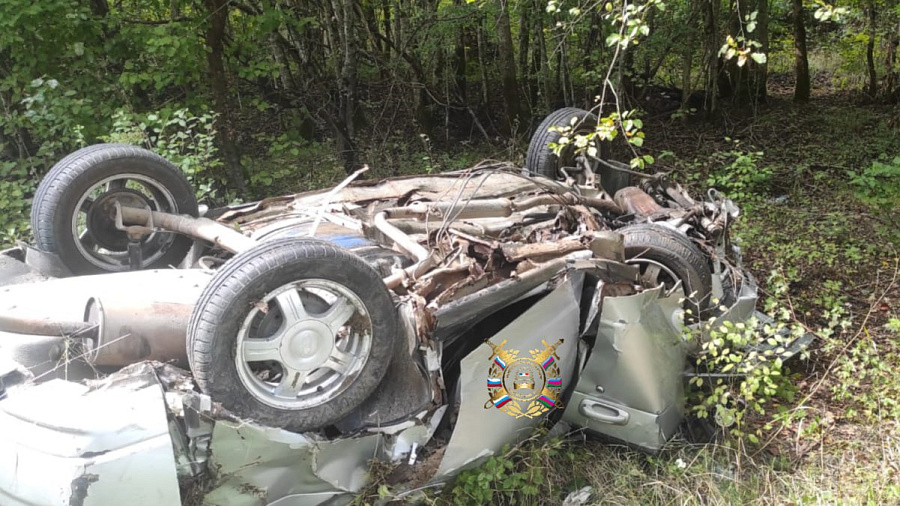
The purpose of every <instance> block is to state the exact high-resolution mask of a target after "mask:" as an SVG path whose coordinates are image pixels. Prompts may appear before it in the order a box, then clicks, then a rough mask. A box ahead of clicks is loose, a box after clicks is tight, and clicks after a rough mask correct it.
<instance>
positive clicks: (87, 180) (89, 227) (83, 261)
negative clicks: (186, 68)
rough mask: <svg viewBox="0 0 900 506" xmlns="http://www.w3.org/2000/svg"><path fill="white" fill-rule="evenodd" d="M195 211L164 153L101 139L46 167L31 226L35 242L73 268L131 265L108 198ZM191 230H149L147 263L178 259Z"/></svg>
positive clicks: (143, 247)
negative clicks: (181, 232)
mask: <svg viewBox="0 0 900 506" xmlns="http://www.w3.org/2000/svg"><path fill="white" fill-rule="evenodd" d="M115 200H119V201H120V202H123V203H131V204H132V205H140V206H145V207H149V208H151V209H153V210H156V211H164V212H169V213H174V214H188V215H191V216H197V200H196V198H195V196H194V191H193V189H192V188H191V185H190V183H189V182H188V180H187V178H185V176H184V174H183V173H182V172H181V170H179V169H178V168H177V167H175V166H174V165H173V164H172V163H171V162H169V161H168V160H166V159H165V158H163V157H161V156H159V155H157V154H155V153H153V152H151V151H148V150H146V149H142V148H139V147H136V146H128V145H125V144H98V145H94V146H88V147H86V148H83V149H80V150H78V151H76V152H74V153H72V154H70V155H68V156H66V157H65V158H63V159H62V160H60V161H59V163H57V164H56V165H54V166H53V168H52V169H50V172H48V173H47V175H46V176H44V179H43V180H42V181H41V184H40V185H39V186H38V189H37V192H36V193H35V197H34V203H33V204H32V207H31V227H32V230H33V231H34V240H35V245H36V246H37V247H38V249H41V250H43V251H47V252H50V253H55V254H56V255H58V256H59V258H60V260H61V261H62V263H63V264H64V265H65V266H66V267H67V268H68V269H69V270H70V271H71V272H72V273H73V274H98V273H103V272H119V271H125V270H129V268H130V263H129V262H128V255H127V245H128V239H127V237H126V235H125V233H124V232H122V231H120V230H117V229H116V228H115V224H114V222H113V220H112V218H111V215H110V213H109V212H108V206H109V205H111V204H112V202H113V201H115ZM191 244H192V240H191V239H190V238H188V237H184V236H179V235H175V234H170V233H161V232H160V233H154V234H151V235H149V236H147V237H145V238H144V239H143V240H142V241H141V250H142V256H143V258H144V260H145V263H144V264H143V265H142V267H143V268H145V269H153V268H160V267H167V266H170V265H177V264H179V263H180V262H181V261H182V260H183V259H184V257H185V255H186V254H187V252H188V250H189V249H190V247H191Z"/></svg>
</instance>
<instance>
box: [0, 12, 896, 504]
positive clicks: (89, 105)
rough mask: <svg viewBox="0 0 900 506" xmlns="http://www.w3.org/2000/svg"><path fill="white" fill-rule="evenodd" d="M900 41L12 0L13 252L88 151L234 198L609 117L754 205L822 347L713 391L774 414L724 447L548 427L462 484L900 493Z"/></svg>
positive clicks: (755, 493)
mask: <svg viewBox="0 0 900 506" xmlns="http://www.w3.org/2000/svg"><path fill="white" fill-rule="evenodd" d="M898 51H900V4H898V3H896V2H891V1H888V0H839V1H838V2H837V3H835V4H832V3H826V2H824V1H823V0H813V1H809V0H670V1H668V2H663V1H660V0H638V1H631V0H609V1H605V0H596V1H594V0H517V1H509V0H477V1H469V0H144V1H135V0H41V1H39V2H33V1H24V0H0V247H5V246H6V245H9V244H11V243H13V242H14V241H16V240H28V238H29V235H30V230H29V228H28V227H29V225H28V223H29V220H28V218H29V213H30V206H31V198H32V196H33V192H34V189H35V187H36V185H37V183H38V182H39V181H40V178H41V176H42V175H43V174H45V173H46V171H47V170H48V169H49V168H50V167H51V166H52V165H53V164H54V163H55V162H56V161H57V160H59V159H61V158H62V157H63V156H65V155H66V154H67V153H68V152H70V151H72V150H74V149H77V148H79V147H81V146H83V145H86V144H91V143H95V142H104V141H105V142H126V143H133V144H141V145H144V146H146V147H148V148H151V149H153V150H155V151H157V152H159V153H160V154H162V155H163V156H166V157H167V158H169V159H171V160H172V161H173V162H175V163H176V164H177V165H178V166H179V167H180V168H181V169H182V170H184V172H185V173H186V174H187V175H188V177H189V178H190V179H191V181H192V183H193V184H194V187H195V188H196V189H197V192H198V196H199V197H201V198H202V199H203V200H205V202H206V203H208V204H211V205H216V204H224V203H229V202H232V201H234V200H235V199H245V200H247V199H253V198H260V197H264V196H272V195H280V194H285V193H289V192H292V191H301V190H305V189H310V188H319V187H323V186H327V185H330V184H336V183H337V182H339V181H340V180H342V179H344V178H345V177H346V173H347V171H352V170H355V169H357V168H359V167H361V166H362V165H363V164H367V165H368V166H369V167H370V168H371V170H370V171H369V173H368V174H367V176H368V177H381V176H391V175H398V174H406V173H421V172H435V171H441V170H448V169H458V168H463V167H467V166H470V165H472V164H473V163H475V162H477V161H479V160H481V159H483V158H499V159H506V160H512V161H514V162H519V163H520V162H522V160H523V154H524V152H525V147H526V145H527V142H528V140H529V138H530V136H531V134H532V132H533V130H534V129H535V128H536V126H537V124H538V123H539V122H540V121H541V119H542V118H543V117H544V116H546V115H547V114H549V113H550V112H552V111H553V110H555V109H557V108H560V107H564V106H575V107H582V108H587V109H594V110H595V111H597V112H599V113H600V116H602V117H605V118H607V119H608V120H609V121H610V122H609V123H604V124H601V128H600V129H598V131H600V130H602V132H600V133H602V135H603V136H606V137H607V138H608V137H611V136H613V135H614V134H613V132H616V133H617V134H618V138H617V139H616V140H615V142H613V143H612V148H613V149H612V150H611V154H612V156H613V157H615V158H618V159H620V160H622V161H626V162H628V161H632V162H634V165H635V166H636V167H637V168H638V169H639V170H643V171H646V172H652V171H655V170H665V171H672V172H674V173H675V174H676V175H677V177H678V178H679V180H680V181H681V182H683V183H685V184H686V185H688V186H689V187H691V189H692V190H694V191H695V192H698V193H699V192H702V191H705V189H706V188H708V187H711V186H714V187H716V188H718V189H720V190H722V191H724V192H726V193H727V194H728V195H729V196H730V197H732V198H733V199H735V200H736V201H737V202H738V203H739V204H740V205H741V206H742V208H743V213H744V214H743V217H742V218H741V221H739V223H738V224H737V227H738V228H737V229H736V231H735V232H736V234H737V235H738V236H739V239H740V240H742V241H743V242H742V244H743V245H744V248H745V249H744V251H745V264H746V265H747V266H748V267H749V268H750V269H751V271H752V272H753V273H754V274H756V276H757V277H758V278H759V281H760V285H761V288H762V292H761V304H760V305H761V309H766V310H767V311H769V313H770V314H772V315H773V316H774V317H776V319H778V320H779V321H781V322H788V323H790V324H791V325H793V326H794V328H797V329H801V330H803V331H813V332H815V333H816V334H817V335H818V336H819V340H818V341H817V343H816V344H815V345H814V347H813V349H812V350H810V353H809V354H806V355H804V356H803V357H802V359H801V360H798V361H795V362H792V363H789V364H780V365H779V367H777V368H773V370H769V369H768V368H767V369H766V370H765V371H759V375H758V376H757V375H754V376H751V377H749V378H748V379H747V380H746V381H743V382H738V383H735V384H722V383H719V384H717V385H715V386H714V387H713V390H710V387H711V386H710V385H707V390H706V393H705V394H701V396H700V397H698V398H694V401H695V403H696V404H702V403H703V402H705V401H703V399H709V398H712V397H709V396H708V395H709V394H710V393H711V392H712V393H713V394H719V395H720V396H719V397H718V399H719V401H718V403H719V404H723V405H725V404H727V405H729V406H732V407H735V406H736V407H738V408H739V409H740V410H743V411H746V413H747V416H746V418H744V419H742V422H741V423H740V424H736V425H735V424H732V425H731V426H730V428H728V427H726V428H727V429H728V430H724V431H723V432H722V434H724V435H721V434H720V435H721V436H722V437H720V438H719V439H715V440H714V441H713V443H712V444H707V445H704V446H702V447H699V448H698V447H695V446H692V445H690V444H686V443H679V442H676V443H673V445H672V448H669V449H667V451H666V452H664V453H663V454H661V455H659V456H647V455H643V454H638V453H634V452H631V451H629V450H627V449H622V448H616V447H612V446H608V445H602V444H599V443H584V442H582V441H578V440H576V441H575V442H574V444H573V442H572V440H571V439H565V438H551V439H546V438H538V439H536V440H533V441H530V442H529V443H527V444H526V446H525V447H523V448H520V449H519V451H518V452H515V453H514V452H510V453H507V454H505V455H501V456H498V457H496V458H493V459H491V461H489V462H488V463H487V464H486V465H485V466H483V467H481V468H478V469H475V470H472V471H469V472H467V473H466V474H465V475H464V476H462V477H461V478H460V480H459V482H458V483H457V484H456V485H455V486H454V487H453V488H452V489H451V490H450V492H449V493H448V494H447V495H446V496H444V498H443V499H441V500H443V501H450V502H454V503H457V504H473V503H495V504H509V503H511V502H512V501H518V502H517V503H528V504H531V503H547V504H558V503H559V502H561V501H562V499H563V498H564V497H565V496H566V495H567V494H568V493H569V492H572V491H575V490H579V489H582V488H583V487H585V486H589V487H594V491H595V495H594V499H593V500H592V502H604V501H608V502H610V503H613V504H657V503H665V504H672V503H677V504H691V503H701V504H738V503H745V504H749V503H753V504H768V503H772V504H821V503H829V504H831V503H848V504H859V503H870V504H896V503H898V502H900V485H898V483H900V480H898V479H897V475H898V473H900V427H898V425H897V423H896V421H897V420H898V419H900V380H898V379H897V375H896V371H897V370H900V289H898V286H897V280H898V273H900V256H898V252H897V245H898V244H900V220H898V216H900V213H898V207H900V136H898V126H900V108H898V107H897V104H898V101H900V61H898V60H900V54H898ZM626 112H627V117H626V115H625V113H626ZM754 374H756V373H754ZM703 395H707V397H704V396H703ZM698 399H699V400H698ZM717 405H718V404H717ZM726 425H727V424H726ZM576 439H577V436H576ZM378 472H379V470H378V469H373V473H375V476H374V478H375V479H374V484H373V486H372V488H371V489H370V490H367V491H366V493H367V496H366V497H367V499H365V500H364V501H363V502H365V501H368V500H375V499H377V498H386V497H390V494H391V490H392V488H391V487H392V484H391V481H390V476H389V473H384V475H378ZM429 500H437V499H434V498H432V499H429Z"/></svg>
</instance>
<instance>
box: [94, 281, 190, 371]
mask: <svg viewBox="0 0 900 506" xmlns="http://www.w3.org/2000/svg"><path fill="white" fill-rule="evenodd" d="M193 310H194V304H180V303H175V302H159V301H148V300H147V297H115V298H105V299H104V300H102V301H101V300H100V298H99V297H91V298H90V299H89V300H88V302H87V305H86V306H85V309H84V321H85V322H87V323H90V324H93V325H96V326H97V334H96V338H94V339H84V340H83V342H84V348H85V350H84V351H85V353H84V357H85V359H86V360H87V361H88V362H90V363H91V364H94V365H101V366H117V367H122V366H126V365H129V364H133V363H135V362H140V361H142V360H157V361H160V362H173V363H175V364H176V365H178V366H180V367H185V368H186V367H188V362H187V350H186V343H185V339H186V336H187V326H188V321H189V320H190V318H191V312H192V311H193Z"/></svg>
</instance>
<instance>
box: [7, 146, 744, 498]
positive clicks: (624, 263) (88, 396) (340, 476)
mask: <svg viewBox="0 0 900 506" xmlns="http://www.w3.org/2000/svg"><path fill="white" fill-rule="evenodd" d="M548 156H549V155H548ZM576 158H577V160H576V162H577V163H574V164H573V165H572V166H568V165H566V164H565V159H564V158H563V157H559V158H558V161H557V162H554V163H557V165H559V167H558V169H559V172H558V174H557V176H558V177H549V178H548V177H542V176H532V175H527V174H525V173H523V171H522V170H521V169H518V168H515V167H513V166H511V165H509V164H502V163H485V164H482V165H480V166H477V167H474V168H472V169H469V170H466V171H462V172H457V173H446V174H437V175H429V176H414V177H402V178H393V179H386V180H366V181H351V180H350V179H353V178H350V179H348V180H347V181H345V182H344V183H342V184H341V185H339V186H337V187H335V188H333V189H330V190H323V191H313V192H307V193H301V194H297V195H288V196H282V197H273V198H268V199H264V200H262V201H260V202H254V203H250V204H244V205H235V206H229V207H225V208H220V209H202V208H200V207H199V206H198V204H197V201H196V200H195V198H194V191H193V190H192V189H191V187H190V185H189V184H188V182H187V180H186V179H185V178H184V176H183V175H182V174H181V172H180V171H178V170H177V168H175V167H174V166H173V165H172V164H171V163H169V162H168V161H166V160H165V159H163V158H161V157H159V156H157V155H156V154H154V153H152V152H149V151H147V150H144V149H141V148H137V147H133V146H123V145H97V146H90V147H88V148H84V149H82V150H80V151H78V152H75V153H73V154H71V155H69V156H68V157H66V158H65V159H63V160H62V161H60V162H59V163H58V164H57V165H56V166H55V167H54V168H53V169H52V170H51V171H50V173H49V174H48V175H47V176H46V178H45V179H44V181H43V182H42V183H41V185H40V187H39V189H38V192H37V194H36V196H35V200H34V207H33V215H32V218H33V224H32V227H33V230H34V235H35V243H34V245H33V246H28V245H22V246H20V247H18V248H14V249H12V250H7V251H5V252H3V254H2V255H0V380H2V383H0V387H2V388H0V391H2V394H0V395H2V400H0V504H4V505H15V504H29V505H34V504H42V505H43V504H48V505H50V504H53V505H56V504H59V505H109V504H125V503H129V504H131V503H134V504H166V505H168V504H173V505H179V504H210V505H223V506H224V505H267V504H268V505H276V504H277V505H307V504H320V503H346V502H349V501H350V500H352V498H353V497H354V494H355V493H357V492H359V491H360V490H361V489H362V488H363V487H364V486H365V484H366V481H367V471H368V468H369V466H370V464H371V461H373V460H375V461H384V462H389V463H391V464H392V465H394V466H395V474H396V475H397V476H401V478H398V480H399V481H401V482H402V483H403V484H404V485H403V486H404V487H405V490H407V491H410V492H412V491H415V490H418V489H421V488H422V487H432V486H440V485H441V484H444V483H446V482H448V481H449V480H451V479H452V478H453V477H454V476H455V475H456V474H458V473H459V472H460V471H462V470H464V469H467V468H470V467H473V466H476V465H478V463H480V462H481V461H483V460H484V459H485V458H487V457H489V456H490V455H493V454H495V453H496V452H498V451H499V450H500V449H501V448H502V447H503V446H504V445H506V444H510V443H514V442H516V441H520V440H522V439H524V438H526V437H528V436H529V434H530V433H531V429H533V428H534V427H536V426H538V425H540V424H545V423H548V421H549V422H550V423H555V424H559V425H560V426H563V427H565V426H569V427H577V428H582V429H584V430H586V431H587V432H588V433H594V434H599V435H604V436H607V437H610V438H613V439H615V440H619V441H623V442H626V443H628V444H631V445H634V446H636V447H640V448H644V449H647V450H650V451H653V450H657V449H659V448H660V447H661V446H662V445H663V444H664V443H665V442H666V441H668V440H669V439H670V438H671V437H673V435H674V434H675V433H676V432H677V430H678V427H679V425H680V424H681V422H682V420H683V417H684V401H683V391H684V388H683V384H684V383H683V378H684V375H685V374H686V371H687V374H690V372H691V371H690V363H689V361H688V360H687V359H686V357H687V356H688V354H689V353H690V352H691V343H690V342H687V341H685V340H684V339H683V338H682V335H683V326H684V324H685V322H686V323H687V324H691V323H692V322H696V321H700V320H710V319H713V320H715V319H718V320H746V319H748V318H750V317H751V316H752V315H753V313H754V309H755V303H756V297H757V295H756V286H755V284H754V282H753V280H752V278H751V277H750V276H749V275H748V274H747V273H746V272H744V271H743V270H742V268H741V266H740V250H739V249H738V248H737V247H736V246H735V245H733V244H732V243H731V241H730V239H729V227H730V225H731V224H732V223H733V222H734V220H735V219H736V218H737V217H738V209H737V208H736V207H735V206H734V204H733V203H731V202H730V201H729V200H727V199H725V198H724V197H723V196H721V195H719V194H717V193H715V192H713V191H711V192H709V194H708V195H707V196H706V198H705V199H704V200H695V199H693V198H692V197H691V196H690V195H688V194H687V193H686V192H685V191H684V190H683V189H682V188H681V187H680V186H679V185H677V184H675V183H674V182H672V181H671V180H669V179H668V178H667V177H665V176H664V175H657V176H652V177H644V178H641V179H638V178H637V176H636V175H634V174H633V173H631V172H630V171H629V170H628V168H627V167H626V166H622V165H621V164H617V163H615V162H607V161H602V160H596V161H595V162H596V163H594V162H591V163H586V161H585V159H584V158H582V157H576ZM547 159H548V160H549V159H550V158H549V157H548V158H547ZM541 163H543V162H541ZM548 163H549V162H548ZM597 164H601V166H600V167H599V168H598V167H597V166H596V165H597ZM532 172H537V173H543V172H542V171H532ZM544 172H545V171H544ZM604 174H618V175H617V176H616V177H612V176H610V177H604ZM623 175H624V176H623ZM172 267H178V268H172Z"/></svg>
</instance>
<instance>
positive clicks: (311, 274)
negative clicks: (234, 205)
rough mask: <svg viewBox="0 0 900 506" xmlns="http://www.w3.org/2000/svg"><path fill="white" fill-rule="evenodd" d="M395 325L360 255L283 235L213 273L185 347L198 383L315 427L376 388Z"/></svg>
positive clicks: (280, 420)
mask: <svg viewBox="0 0 900 506" xmlns="http://www.w3.org/2000/svg"><path fill="white" fill-rule="evenodd" d="M397 333H398V323H397V315H396V310H395V308H394V304H393V301H392V299H391V296H390V293H389V292H388V290H387V288H386V287H385V285H384V283H383V282H382V280H381V277H380V276H379V275H378V274H377V273H376V272H375V271H374V270H373V269H372V268H371V267H370V266H368V265H367V264H366V263H365V262H364V261H363V260H362V259H361V258H359V257H358V256H356V255H354V254H353V253H351V252H349V251H347V250H344V249H342V248H339V247H337V246H334V245H333V244H331V243H327V242H324V241H319V240H314V239H296V238H285V239H276V240H273V241H269V242H265V243H262V244H261V245H259V246H257V247H255V248H253V249H251V250H248V251H246V252H244V253H241V254H239V255H237V256H235V257H234V258H232V259H231V260H229V261H228V262H227V263H226V264H225V265H224V266H223V267H222V268H221V269H220V270H219V271H218V272H217V273H216V274H215V275H214V277H213V279H212V280H211V281H210V283H209V285H208V286H207V287H206V289H205V290H204V292H203V294H202V295H201V297H200V301H199V303H198V304H197V306H196V308H195V309H194V313H193V315H192V317H191V321H190V324H189V326H188V336H189V337H188V339H189V342H188V357H189V359H190V362H191V369H192V370H193V372H194V378H195V379H196V380H197V384H198V385H199V386H200V388H201V390H203V391H204V392H206V393H207V394H209V395H210V396H211V397H212V399H213V400H214V401H216V402H220V403H221V404H222V405H223V406H224V407H226V408H228V409H229V410H231V411H233V412H234V413H235V414H237V415H239V416H242V417H247V418H253V419H254V420H258V421H260V422H262V423H265V424H268V425H275V426H280V427H284V428H287V429H290V430H296V431H306V430H315V429H319V428H322V427H324V426H326V425H329V424H331V423H333V422H335V421H337V420H339V419H340V418H342V417H343V416H345V415H347V414H348V413H349V412H350V411H352V410H353V409H354V408H356V407H357V406H358V405H359V404H360V403H362V402H363V401H364V400H365V399H366V398H368V397H369V395H370V394H371V393H372V392H373V391H374V390H375V388H376V386H377V385H378V384H379V382H380V381H381V380H382V378H383V377H384V373H385V371H386V370H387V368H388V365H390V360H391V357H392V356H393V350H394V348H393V346H394V344H395V342H396V339H397Z"/></svg>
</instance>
